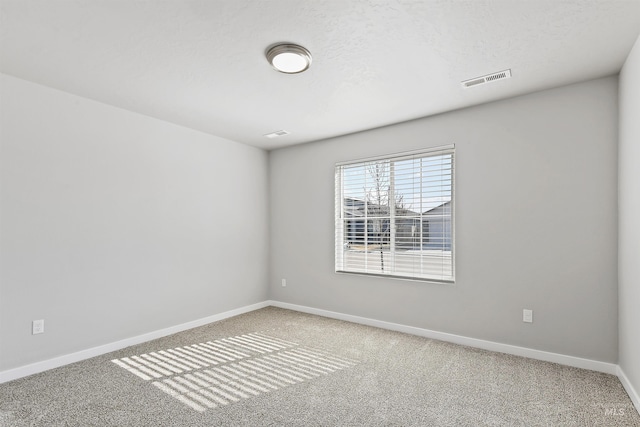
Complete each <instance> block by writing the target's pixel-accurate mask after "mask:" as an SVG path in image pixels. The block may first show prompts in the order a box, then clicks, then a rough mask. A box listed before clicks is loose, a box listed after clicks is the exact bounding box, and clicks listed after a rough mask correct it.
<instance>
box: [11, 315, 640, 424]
mask: <svg viewBox="0 0 640 427" xmlns="http://www.w3.org/2000/svg"><path fill="white" fill-rule="evenodd" d="M0 425H1V426H12V427H13V426H46V427H50V426H83V427H84V426H592V425H593V426H595V425H598V426H640V415H638V413H637V412H636V411H635V409H634V408H633V405H632V403H631V401H630V399H629V397H628V396H627V395H626V393H625V391H624V389H623V387H622V385H621V384H620V382H619V380H618V379H617V378H616V377H615V376H613V375H607V374H602V373H598V372H593V371H586V370H582V369H577V368H570V367H566V366H561V365H556V364H553V363H547V362H540V361H535V360H531V359H525V358H521V357H516V356H510V355H505V354H500V353H491V352H488V351H484V350H477V349H473V348H469V347H463V346H458V345H454V344H449V343H444V342H440V341H435V340H429V339H425V338H420V337H416V336H411V335H406V334H401V333H397V332H390V331H386V330H382V329H377V328H372V327H367V326H362V325H357V324H353V323H348V322H342V321H337V320H332V319H327V318H322V317H318V316H312V315H307V314H302V313H297V312H293V311H288V310H282V309H277V308H273V307H269V308H265V309H262V310H258V311H254V312H251V313H248V314H245V315H242V316H238V317H234V318H231V319H227V320H225V321H221V322H217V323H213V324H210V325H207V326H204V327H200V328H196V329H192V330H189V331H186V332H183V333H180V334H176V335H172V336H170V337H166V338H162V339H158V340H154V341H150V342H148V343H145V344H141V345H137V346H132V347H129V348H126V349H124V350H120V351H117V352H113V353H110V354H107V355H104V356H100V357H96V358H93V359H90V360H86V361H83V362H79V363H75V364H72V365H68V366H65V367H62V368H58V369H54V370H51V371H48V372H44V373H41V374H38V375H34V376H31V377H28V378H23V379H20V380H17V381H13V382H10V383H5V384H2V385H0Z"/></svg>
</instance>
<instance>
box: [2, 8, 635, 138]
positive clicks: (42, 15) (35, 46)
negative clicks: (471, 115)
mask: <svg viewBox="0 0 640 427" xmlns="http://www.w3.org/2000/svg"><path fill="white" fill-rule="evenodd" d="M0 7H1V22H0V23H1V30H0V31H1V33H0V34H1V45H0V47H1V56H0V60H1V63H0V69H1V71H2V72H4V73H6V74H10V75H13V76H16V77H20V78H23V79H26V80H31V81H33V82H37V83H41V84H44V85H47V86H51V87H53V88H57V89H61V90H64V91H67V92H70V93H74V94H77V95H80V96H84V97H87V98H91V99H95V100H97V101H100V102H104V103H106V104H111V105H114V106H117V107H121V108H124V109H127V110H131V111H135V112H138V113H142V114H145V115H148V116H152V117H156V118H159V119H162V120H166V121H169V122H173V123H177V124H180V125H184V126H187V127H190V128H193V129H197V130H200V131H203V132H207V133H210V134H213V135H217V136H221V137H224V138H227V139H231V140H234V141H238V142H242V143H246V144H250V145H253V146H256V147H261V148H265V149H271V148H276V147H281V146H286V145H292V144H298V143H303V142H308V141H313V140H318V139H322V138H327V137H331V136H336V135H341V134H346V133H351V132H356V131H360V130H364V129H370V128H374V127H379V126H383V125H387V124H392V123H397V122H401V121H405V120H410V119H414V118H418V117H424V116H428V115H432V114H437V113H441V112H444V111H448V110H452V109H457V108H461V107H466V106H470V105H475V104H479V103H483V102H488V101H492V100H496V99H501V98H506V97H510V96H514V95H518V94H522V93H527V92H531V91H535V90H540V89H544V88H549V87H553V86H558V85H563V84H567V83H571V82H576V81H582V80H587V79H591V78H596V77H601V76H607V75H612V74H615V73H617V72H618V71H619V70H620V68H621V66H622V64H623V62H624V60H625V58H626V56H627V54H628V53H629V51H630V50H631V47H632V46H633V43H634V42H635V40H636V38H637V37H638V33H639V32H640V0H594V1H592V0H471V1H461V0H460V1H457V0H446V1H444V0H429V1H417V0H414V1H408V0H403V1H397V0H395V1H394V0H381V1H374V0H366V1H365V0H358V1H356V0H270V1H260V0H184V1H178V0H158V1H133V0H38V1H32V0H0ZM280 41H286V42H294V43H298V44H301V45H303V46H305V47H306V48H307V49H309V50H310V51H311V53H312V55H313V64H312V65H311V68H310V69H309V70H308V71H306V72H304V73H302V74H296V75H286V74H281V73H278V72H276V71H274V70H273V69H272V68H271V66H270V65H269V64H268V63H267V61H266V59H265V56H264V53H265V49H266V48H267V47H268V46H269V45H272V44H273V43H276V42H280ZM507 68H510V69H511V70H512V72H513V77H512V78H511V79H509V80H503V81H499V82H495V83H491V84H487V85H484V86H478V87H474V88H469V89H464V88H462V86H461V85H460V82H461V81H462V80H466V79H470V78H473V77H477V76H481V75H484V74H489V73H492V72H495V71H500V70H504V69H507ZM281 129H284V130H287V131H289V132H291V134H290V135H286V136H283V137H280V138H276V139H267V138H265V137H264V136H263V135H264V134H267V133H270V132H273V131H277V130H281Z"/></svg>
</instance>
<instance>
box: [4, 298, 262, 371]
mask: <svg viewBox="0 0 640 427" xmlns="http://www.w3.org/2000/svg"><path fill="white" fill-rule="evenodd" d="M269 305H270V304H269V301H263V302H259V303H257V304H252V305H247V306H244V307H240V308H236V309H234V310H229V311H225V312H224V313H219V314H214V315H212V316H208V317H204V318H202V319H198V320H193V321H191V322H187V323H182V324H180V325H176V326H171V327H169V328H165V329H160V330H157V331H153V332H149V333H146V334H142V335H138V336H135V337H131V338H125V339H123V340H120V341H116V342H112V343H109V344H105V345H100V346H97V347H93V348H89V349H86V350H81V351H78V352H75V353H70V354H65V355H63V356H59V357H54V358H53V359H48V360H43V361H42V362H36V363H32V364H30V365H25V366H20V367H18V368H14V369H9V370H6V371H2V372H0V384H2V383H5V382H7V381H12V380H16V379H18V378H22V377H26V376H29V375H33V374H37V373H40V372H44V371H47V370H49V369H53V368H57V367H60V366H64V365H68V364H70V363H75V362H79V361H81V360H85V359H89V358H91V357H96V356H100V355H103V354H106V353H110V352H112V351H116V350H120V349H122V348H125V347H129V346H132V345H136V344H141V343H143V342H147V341H151V340H154V339H157V338H162V337H166V336H167V335H172V334H175V333H178V332H182V331H186V330H187V329H192V328H197V327H198V326H203V325H206V324H208V323H212V322H217V321H220V320H224V319H227V318H229V317H233V316H238V315H240V314H244V313H248V312H250V311H254V310H258V309H260V308H264V307H267V306H269Z"/></svg>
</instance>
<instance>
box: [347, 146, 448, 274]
mask: <svg viewBox="0 0 640 427" xmlns="http://www.w3.org/2000/svg"><path fill="white" fill-rule="evenodd" d="M335 173H336V176H335V179H336V237H335V238H336V242H335V243H336V249H335V250H336V259H335V267H336V271H337V272H342V273H360V274H371V275H378V276H391V277H400V278H406V279H415V280H429V281H440V282H453V281H454V256H453V253H454V216H453V202H454V197H453V192H454V185H453V184H454V182H453V181H454V146H453V145H451V146H446V147H438V148H435V149H430V150H423V151H419V152H411V153H403V154H398V155H393V156H387V157H384V158H374V159H364V160H358V161H353V162H343V163H338V164H337V165H336V170H335Z"/></svg>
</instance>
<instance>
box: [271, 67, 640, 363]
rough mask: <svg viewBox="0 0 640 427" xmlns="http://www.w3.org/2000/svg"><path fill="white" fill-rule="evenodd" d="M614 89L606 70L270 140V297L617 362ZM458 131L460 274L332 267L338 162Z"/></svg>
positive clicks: (453, 136)
mask: <svg viewBox="0 0 640 427" xmlns="http://www.w3.org/2000/svg"><path fill="white" fill-rule="evenodd" d="M514 78H515V77H514ZM472 90H476V89H472ZM477 90H490V86H486V87H481V88H477ZM617 90H618V88H617V78H616V77H610V78H604V79H598V80H593V81H589V82H585V83H580V84H575V85H571V86H566V87H562V88H558V89H553V90H548V91H544V92H539V93H534V94H530V95H526V96H522V97H518V98H512V99H508V100H504V101H499V102H495V103H491V104H485V105H481V106H478V107H473V108H469V109H464V110H459V111H454V112H451V113H447V114H442V115H439V116H434V117H429V118H425V119H420V120H416V121H412V122H408V123H403V124H399V125H394V126H389V127H385V128H380V129H376V130H372V131H368V132H363V133H358V134H353V135H348V136H344V137H339V138H334V139H330V140H326V141H321V142H317V143H312V144H307V145H301V146H296V147H291V148H285V149H280V150H276V151H272V152H271V153H270V157H269V158H270V172H269V173H270V191H271V204H270V206H271V208H270V209H271V231H270V234H271V241H270V242H271V243H270V245H271V250H270V252H271V264H270V265H271V277H270V296H271V298H272V299H275V300H279V301H283V302H288V303H293V304H301V305H306V306H310V307H316V308H320V309H326V310H331V311H336V312H342V313H348V314H351V315H356V316H364V317H369V318H374V319H378V320H383V321H389V322H395V323H400V324H405V325H410V326H415V327H420V328H427V329H432V330H436V331H441V332H449V333H454V334H460V335H464V336H468V337H473V338H478V339H486V340H491V341H495V342H501V343H507V344H513V345H520V346H524V347H529V348H533V349H538V350H546V351H551V352H557V353H561V354H566V355H572V356H578V357H584V358H588V359H593V360H598V361H605V362H611V363H617V357H618V355H617V347H618V343H617V336H618V335H617V318H618V310H617V304H618V300H617V298H618V296H617V237H616V236H617V214H616V204H617V126H618V117H617V111H618V108H617V103H618V97H617ZM450 143H455V144H456V189H457V195H456V203H457V204H456V207H455V210H456V245H457V246H456V251H457V255H456V263H457V270H456V283H455V285H441V284H432V283H422V282H410V281H399V280H394V279H388V278H369V277H364V276H354V275H344V274H341V275H339V274H335V273H334V272H333V271H334V243H333V242H334V163H335V162H338V161H343V160H350V159H357V158H362V157H368V156H374V155H382V154H387V153H396V152H400V151H405V150H413V149H419V148H422V147H431V146H439V145H445V144H450ZM636 225H637V224H636ZM282 278H286V279H287V287H281V285H280V282H281V279H282ZM636 279H637V277H636ZM523 308H530V309H533V310H534V323H533V324H525V323H523V322H522V309H523Z"/></svg>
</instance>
